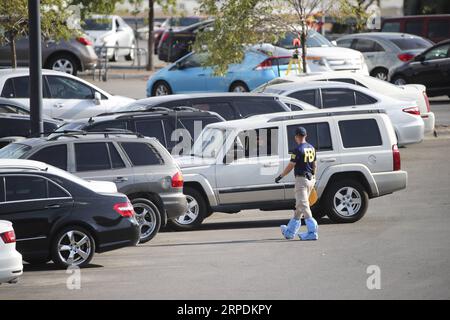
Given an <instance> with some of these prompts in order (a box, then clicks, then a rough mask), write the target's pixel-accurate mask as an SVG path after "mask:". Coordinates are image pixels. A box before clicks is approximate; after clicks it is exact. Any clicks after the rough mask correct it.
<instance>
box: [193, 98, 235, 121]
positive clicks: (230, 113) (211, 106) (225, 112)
mask: <svg viewBox="0 0 450 320" xmlns="http://www.w3.org/2000/svg"><path fill="white" fill-rule="evenodd" d="M192 106H193V107H194V108H197V109H200V110H205V111H212V112H216V113H218V114H220V115H221V116H222V117H223V118H224V119H225V120H233V119H235V114H234V110H233V107H232V106H231V105H230V104H229V103H226V102H223V103H221V102H217V103H214V102H212V103H210V102H205V103H198V104H193V105H192Z"/></svg>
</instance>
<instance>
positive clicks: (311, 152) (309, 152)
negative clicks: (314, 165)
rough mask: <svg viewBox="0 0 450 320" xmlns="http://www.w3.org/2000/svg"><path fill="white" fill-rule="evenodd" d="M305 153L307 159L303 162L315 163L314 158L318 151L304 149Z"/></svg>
mask: <svg viewBox="0 0 450 320" xmlns="http://www.w3.org/2000/svg"><path fill="white" fill-rule="evenodd" d="M303 152H304V153H305V158H304V159H303V162H313V161H314V157H315V156H316V150H314V148H304V149H303Z"/></svg>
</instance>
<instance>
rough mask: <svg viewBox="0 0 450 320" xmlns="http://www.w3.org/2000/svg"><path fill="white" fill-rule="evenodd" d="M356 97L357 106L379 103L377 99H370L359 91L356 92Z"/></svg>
mask: <svg viewBox="0 0 450 320" xmlns="http://www.w3.org/2000/svg"><path fill="white" fill-rule="evenodd" d="M355 95H356V105H363V104H372V103H376V102H377V100H376V99H374V98H372V97H369V96H368V95H367V94H364V93H362V92H359V91H355Z"/></svg>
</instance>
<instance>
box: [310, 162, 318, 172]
mask: <svg viewBox="0 0 450 320" xmlns="http://www.w3.org/2000/svg"><path fill="white" fill-rule="evenodd" d="M311 166H312V169H313V172H312V174H313V175H316V172H317V161H314V162H313V163H312V165H311Z"/></svg>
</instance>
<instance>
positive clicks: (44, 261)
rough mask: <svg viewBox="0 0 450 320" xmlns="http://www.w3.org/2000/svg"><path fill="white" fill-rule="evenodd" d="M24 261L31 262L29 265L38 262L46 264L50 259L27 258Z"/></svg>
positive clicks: (38, 263) (37, 263)
mask: <svg viewBox="0 0 450 320" xmlns="http://www.w3.org/2000/svg"><path fill="white" fill-rule="evenodd" d="M24 261H25V262H27V263H29V264H31V265H40V264H46V263H47V262H49V261H50V259H49V258H28V259H24Z"/></svg>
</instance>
